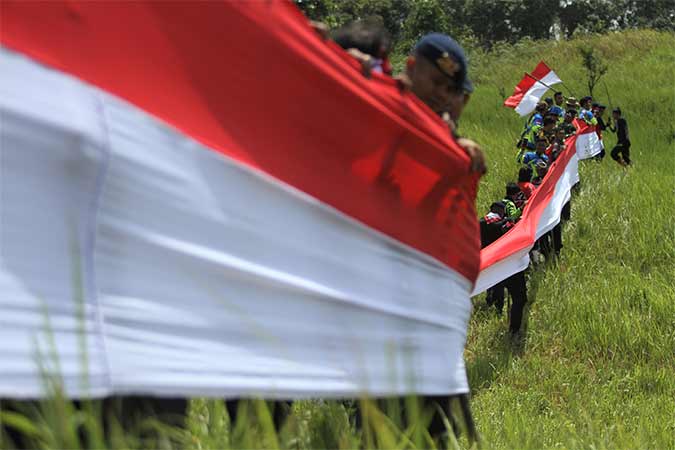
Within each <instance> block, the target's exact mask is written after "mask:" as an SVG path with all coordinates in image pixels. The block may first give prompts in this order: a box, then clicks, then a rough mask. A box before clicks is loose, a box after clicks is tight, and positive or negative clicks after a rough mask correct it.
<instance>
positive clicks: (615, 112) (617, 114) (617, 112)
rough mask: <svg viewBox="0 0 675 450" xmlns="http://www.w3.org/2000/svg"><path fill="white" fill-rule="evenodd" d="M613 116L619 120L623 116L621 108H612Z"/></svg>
mask: <svg viewBox="0 0 675 450" xmlns="http://www.w3.org/2000/svg"><path fill="white" fill-rule="evenodd" d="M612 117H613V118H614V120H618V119H619V117H621V108H614V109H613V110H612Z"/></svg>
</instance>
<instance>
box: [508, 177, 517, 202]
mask: <svg viewBox="0 0 675 450" xmlns="http://www.w3.org/2000/svg"><path fill="white" fill-rule="evenodd" d="M518 194H520V187H518V185H517V184H516V183H514V182H513V181H511V182H509V183H506V197H508V198H511V199H512V198H514V197H515V196H516V195H518Z"/></svg>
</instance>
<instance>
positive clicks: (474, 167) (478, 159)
mask: <svg viewBox="0 0 675 450" xmlns="http://www.w3.org/2000/svg"><path fill="white" fill-rule="evenodd" d="M457 143H458V144H459V146H460V147H462V148H463V149H464V151H465V152H466V154H467V155H469V159H471V171H472V172H478V173H480V174H485V173H486V172H487V167H485V156H484V155H483V150H482V149H481V148H480V145H478V144H477V143H476V142H474V141H472V140H471V139H467V138H459V139H457Z"/></svg>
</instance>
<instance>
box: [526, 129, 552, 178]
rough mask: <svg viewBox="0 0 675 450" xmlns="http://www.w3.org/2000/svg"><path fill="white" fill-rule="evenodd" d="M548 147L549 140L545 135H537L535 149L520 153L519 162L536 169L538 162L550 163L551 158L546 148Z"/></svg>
mask: <svg viewBox="0 0 675 450" xmlns="http://www.w3.org/2000/svg"><path fill="white" fill-rule="evenodd" d="M547 148H548V140H547V139H546V138H545V137H544V136H539V137H537V140H536V146H535V151H533V152H527V153H525V154H524V155H519V157H518V162H519V163H521V164H524V165H526V166H528V165H529V166H530V167H532V170H533V171H536V164H537V163H539V162H540V161H541V162H544V163H546V164H548V162H549V159H548V156H546V153H545V152H546V149H547Z"/></svg>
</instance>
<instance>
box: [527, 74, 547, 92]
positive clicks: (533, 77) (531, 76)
mask: <svg viewBox="0 0 675 450" xmlns="http://www.w3.org/2000/svg"><path fill="white" fill-rule="evenodd" d="M525 75H527V76H528V77H530V78H532V79H533V80H534V81H537V82H539V83H541V84H543V85H544V86H546V87H547V88H549V89H551V90H553V88H552V87H551V86H549V85H548V84H546V83H544V82H543V81H541V80H540V79H539V78H537V77H535V76H534V75H532V74H530V73H528V72H525Z"/></svg>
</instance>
